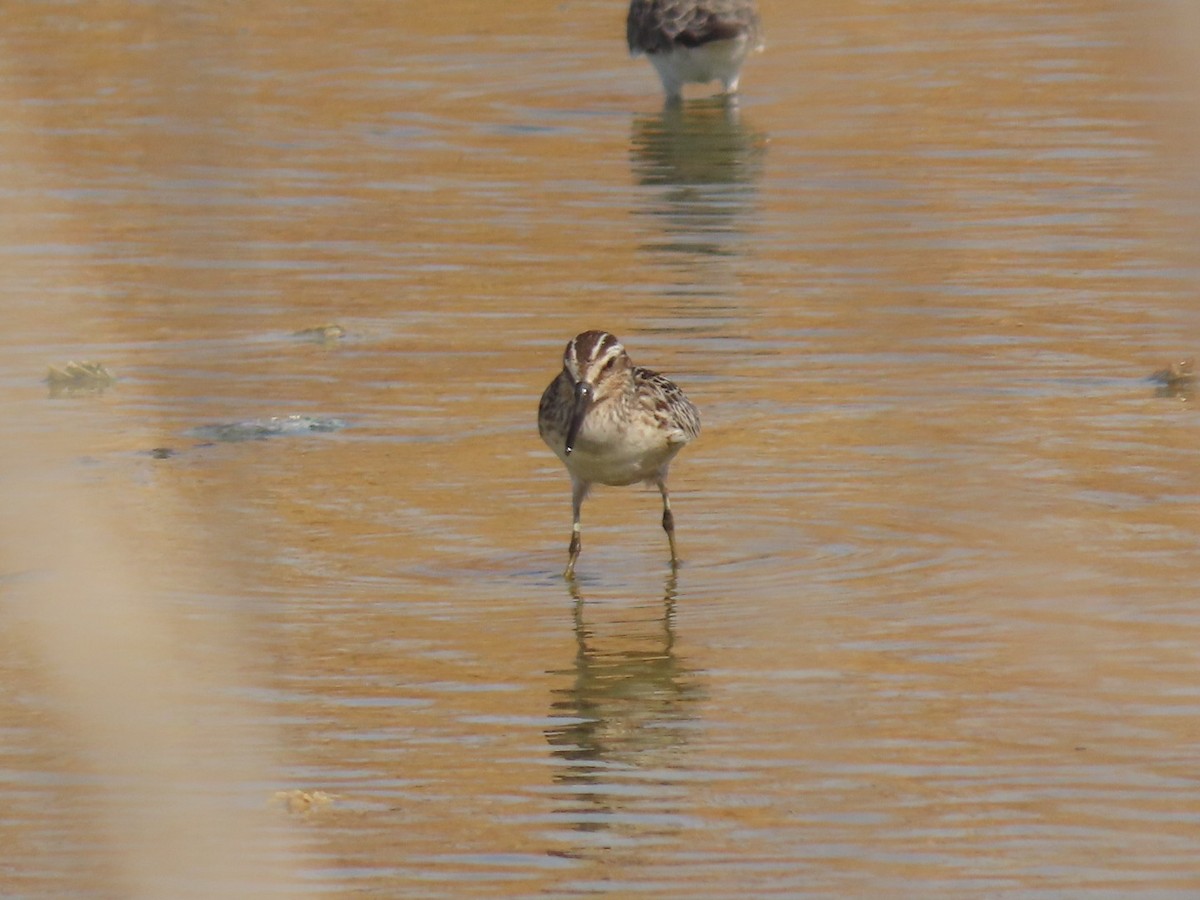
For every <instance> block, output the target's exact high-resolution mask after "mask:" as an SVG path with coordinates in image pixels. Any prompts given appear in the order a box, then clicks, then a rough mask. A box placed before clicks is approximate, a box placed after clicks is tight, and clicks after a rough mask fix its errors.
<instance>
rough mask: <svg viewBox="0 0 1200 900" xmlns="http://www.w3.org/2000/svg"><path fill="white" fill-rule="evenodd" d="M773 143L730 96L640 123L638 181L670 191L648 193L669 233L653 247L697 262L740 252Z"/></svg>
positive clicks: (651, 211)
mask: <svg viewBox="0 0 1200 900" xmlns="http://www.w3.org/2000/svg"><path fill="white" fill-rule="evenodd" d="M766 145H767V138H766V135H765V134H763V133H761V132H758V131H755V130H754V129H753V128H751V127H750V126H748V125H747V124H745V122H744V121H743V116H742V113H741V110H740V109H739V108H738V104H737V101H736V99H733V98H729V97H715V98H708V99H705V100H698V101H692V102H688V103H676V104H668V105H666V106H664V107H663V109H662V110H661V111H660V112H659V113H657V114H654V115H645V116H639V117H638V118H636V119H634V122H633V134H632V136H631V138H630V146H631V153H632V166H633V174H634V177H635V178H636V179H637V182H638V183H639V184H641V185H643V186H644V187H651V188H661V189H662V190H660V191H654V192H650V193H649V194H648V198H649V206H648V208H647V209H646V210H645V211H644V212H645V214H646V215H649V216H651V217H652V218H653V219H654V220H655V221H656V222H657V223H658V224H659V226H660V230H661V238H657V239H655V240H653V241H652V242H651V244H650V249H653V250H661V251H671V252H676V253H680V254H685V255H686V256H688V257H692V258H693V259H694V258H695V257H705V256H718V257H720V256H729V255H733V254H735V253H737V252H738V249H737V248H738V246H739V244H740V233H741V231H742V229H743V227H744V225H743V222H742V220H743V218H744V215H745V213H746V211H747V210H748V209H749V208H750V207H751V206H752V204H753V202H754V199H755V192H756V185H757V183H758V182H759V180H760V179H761V177H762V170H763V158H764V155H765V151H766Z"/></svg>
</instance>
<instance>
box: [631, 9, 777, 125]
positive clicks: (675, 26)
mask: <svg viewBox="0 0 1200 900" xmlns="http://www.w3.org/2000/svg"><path fill="white" fill-rule="evenodd" d="M625 37H626V38H627V39H628V41H629V53H630V55H632V56H638V55H639V54H642V53H645V54H646V57H647V58H648V59H649V60H650V62H651V63H653V65H654V68H655V70H656V71H657V72H658V77H659V78H660V79H661V80H662V85H663V90H664V91H665V92H666V95H667V101H668V102H671V103H675V102H678V101H679V100H680V99H681V98H682V96H683V93H682V91H683V86H684V85H685V84H688V83H700V84H706V83H708V82H710V81H719V82H721V85H722V88H723V89H724V92H725V93H726V94H736V93H737V89H738V79H739V78H740V77H741V73H742V64H743V63H744V62H745V61H746V57H747V56H748V55H749V54H750V53H751V52H753V51H758V50H762V48H763V39H762V27H761V25H760V23H759V20H758V9H757V7H756V6H755V3H754V0H633V2H632V3H630V4H629V18H628V19H626V20H625Z"/></svg>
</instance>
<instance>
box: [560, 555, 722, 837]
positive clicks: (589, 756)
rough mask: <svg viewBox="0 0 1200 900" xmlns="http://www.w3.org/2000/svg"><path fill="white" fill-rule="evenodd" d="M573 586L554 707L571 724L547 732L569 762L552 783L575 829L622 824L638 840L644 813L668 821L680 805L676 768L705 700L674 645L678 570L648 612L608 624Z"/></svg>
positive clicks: (621, 828)
mask: <svg viewBox="0 0 1200 900" xmlns="http://www.w3.org/2000/svg"><path fill="white" fill-rule="evenodd" d="M571 593H572V596H573V597H574V599H575V607H574V630H575V642H576V652H575V658H574V661H573V665H572V666H571V667H570V668H568V669H565V670H563V671H561V672H559V673H555V674H561V675H566V676H568V677H569V684H567V685H566V686H565V687H563V688H560V689H558V690H556V691H555V692H554V695H555V696H554V700H553V703H552V705H551V715H552V716H554V717H555V718H562V719H564V724H563V725H562V726H560V727H556V728H551V729H548V730H547V731H546V737H547V740H548V741H549V742H550V744H551V745H552V746H553V748H554V751H553V752H554V756H555V757H556V758H557V759H558V760H559V761H560V762H561V764H562V765H561V769H560V771H559V772H558V774H557V775H556V778H555V782H556V784H557V785H558V786H559V787H560V788H562V789H563V791H562V793H563V795H564V797H565V798H568V801H569V804H570V806H569V808H566V809H563V810H561V811H560V812H561V813H562V814H563V815H564V816H565V817H566V818H567V819H568V820H569V821H570V822H571V825H572V827H573V828H575V829H576V830H578V831H581V832H598V831H605V830H608V829H616V830H617V831H619V832H623V833H624V836H625V837H631V836H633V835H632V834H630V832H637V831H638V830H639V829H640V828H642V827H643V826H642V825H641V824H639V823H640V822H642V821H643V817H644V816H645V815H646V814H647V813H650V814H653V815H654V817H655V819H656V821H657V823H658V826H662V825H663V823H664V822H666V821H668V820H669V819H670V817H671V815H672V814H673V813H674V812H676V810H673V809H671V808H670V807H671V805H672V804H673V803H674V798H675V794H674V793H673V791H672V788H671V783H672V782H673V781H675V780H676V779H675V778H674V777H673V775H672V773H673V772H675V773H677V772H678V771H679V770H680V769H682V768H683V767H684V751H685V747H686V744H687V741H688V737H689V735H690V734H691V732H692V730H693V725H692V723H693V721H694V719H695V716H696V708H695V705H696V702H697V701H698V700H700V699H702V697H703V691H702V688H701V687H700V685H699V679H698V674H697V673H696V672H694V671H692V670H690V669H689V668H688V667H687V666H686V665H685V664H684V662H683V661H682V660H681V659H680V658H679V656H678V655H677V653H676V651H675V634H674V615H675V596H676V576H675V574H674V573H672V574H671V575H670V576H669V577H668V578H667V582H666V584H665V586H664V591H663V598H662V604H661V607H658V608H657V610H656V612H655V614H654V615H653V616H652V617H651V618H648V619H643V620H638V621H629V620H625V621H622V622H613V623H609V624H608V625H607V627H602V626H599V625H597V626H589V624H588V607H587V604H586V603H585V601H584V597H583V595H582V594H581V593H579V591H578V588H577V586H576V585H575V584H574V583H572V587H571ZM656 606H657V604H656ZM602 631H604V632H611V633H604V634H602V633H601V632H602ZM664 817H665V818H664Z"/></svg>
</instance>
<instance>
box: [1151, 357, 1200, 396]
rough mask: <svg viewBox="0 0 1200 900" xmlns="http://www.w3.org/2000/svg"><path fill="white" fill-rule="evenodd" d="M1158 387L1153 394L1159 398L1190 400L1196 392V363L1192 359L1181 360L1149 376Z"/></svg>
mask: <svg viewBox="0 0 1200 900" xmlns="http://www.w3.org/2000/svg"><path fill="white" fill-rule="evenodd" d="M1150 380H1151V381H1153V382H1154V383H1155V384H1157V385H1158V389H1157V390H1156V391H1155V394H1156V395H1157V396H1159V397H1174V398H1178V399H1180V400H1190V399H1192V396H1193V395H1194V394H1195V391H1196V363H1195V360H1192V359H1181V360H1178V361H1177V362H1173V363H1171V365H1169V366H1167V367H1166V368H1165V369H1159V370H1158V371H1157V372H1155V373H1154V374H1153V375H1151V376H1150Z"/></svg>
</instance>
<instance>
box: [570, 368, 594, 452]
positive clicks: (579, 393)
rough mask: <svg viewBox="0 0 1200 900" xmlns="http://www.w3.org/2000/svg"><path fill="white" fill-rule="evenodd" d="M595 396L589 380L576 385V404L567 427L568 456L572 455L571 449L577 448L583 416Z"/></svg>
mask: <svg viewBox="0 0 1200 900" xmlns="http://www.w3.org/2000/svg"><path fill="white" fill-rule="evenodd" d="M594 396H595V394H594V393H593V392H592V386H591V385H590V384H589V383H588V382H586V381H581V382H579V384H577V385H575V406H574V408H573V409H572V410H571V425H570V427H569V428H568V429H567V456H570V455H571V451H572V450H574V449H575V439H576V438H577V437H579V427H580V426H581V425H583V418H584V416H586V415H587V413H588V410H589V409H591V407H592V398H593V397H594Z"/></svg>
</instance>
